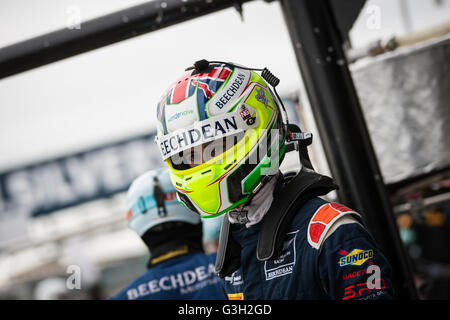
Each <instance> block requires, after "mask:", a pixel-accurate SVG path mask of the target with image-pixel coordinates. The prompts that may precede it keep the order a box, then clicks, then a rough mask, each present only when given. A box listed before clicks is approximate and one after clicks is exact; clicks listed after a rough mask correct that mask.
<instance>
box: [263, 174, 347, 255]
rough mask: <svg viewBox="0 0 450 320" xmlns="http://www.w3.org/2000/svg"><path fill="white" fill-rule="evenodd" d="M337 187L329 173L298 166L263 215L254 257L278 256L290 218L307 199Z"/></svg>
mask: <svg viewBox="0 0 450 320" xmlns="http://www.w3.org/2000/svg"><path fill="white" fill-rule="evenodd" d="M337 188H338V187H337V185H336V184H335V183H334V181H333V180H332V179H331V178H330V177H327V176H323V175H321V174H318V173H317V172H315V171H312V170H309V169H308V168H305V167H302V169H301V170H300V172H299V173H298V174H297V175H296V176H295V177H294V178H293V179H292V180H291V181H290V182H289V183H288V184H287V185H286V186H285V187H284V188H283V191H282V192H281V193H280V194H279V195H278V196H277V197H276V198H275V199H274V201H273V203H272V205H271V207H270V209H269V211H268V212H267V213H266V215H265V216H264V218H263V221H262V227H261V230H260V232H259V238H258V245H257V249H256V256H257V258H258V260H260V261H266V260H270V259H274V258H276V257H277V256H278V253H279V250H280V248H281V246H282V240H283V237H284V235H285V233H286V232H287V230H288V228H289V227H290V224H291V222H292V219H293V218H294V216H295V215H296V214H297V213H298V211H299V209H300V208H302V207H303V205H304V204H305V203H306V202H307V201H308V200H310V199H312V198H314V197H317V196H321V195H325V194H327V193H329V192H330V191H332V190H335V189H337Z"/></svg>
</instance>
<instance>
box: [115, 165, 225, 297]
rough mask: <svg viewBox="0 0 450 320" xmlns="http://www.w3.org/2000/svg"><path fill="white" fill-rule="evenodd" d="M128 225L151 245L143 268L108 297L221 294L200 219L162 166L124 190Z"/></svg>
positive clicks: (213, 258)
mask: <svg viewBox="0 0 450 320" xmlns="http://www.w3.org/2000/svg"><path fill="white" fill-rule="evenodd" d="M127 210H128V213H127V219H128V220H129V226H130V227H131V229H133V230H134V231H135V232H136V233H137V234H138V235H139V236H140V237H141V238H142V240H143V241H144V243H145V244H146V246H147V247H148V249H149V251H150V260H149V262H148V265H147V268H148V271H147V272H146V273H144V274H143V275H142V276H140V277H139V278H137V279H136V280H135V281H133V282H132V283H131V284H130V285H128V286H127V287H126V288H124V289H123V290H122V291H120V292H119V293H118V294H117V295H115V296H114V297H112V298H110V299H111V300H191V299H202V300H207V299H210V300H219V299H220V300H222V299H224V298H225V297H224V293H223V290H222V286H221V282H220V279H219V278H218V277H217V275H216V273H215V271H214V262H215V259H216V254H215V253H210V254H205V253H204V250H203V243H202V222H201V219H200V217H199V216H198V215H197V214H195V213H194V212H192V211H190V210H188V209H186V208H185V207H183V206H182V205H181V204H180V203H179V202H178V201H177V197H176V192H175V189H174V188H173V186H172V184H171V183H170V179H169V173H168V170H167V169H159V170H152V171H148V172H146V173H144V174H142V175H141V176H139V177H138V178H136V179H135V180H134V181H133V183H132V184H131V186H130V188H129V190H128V193H127Z"/></svg>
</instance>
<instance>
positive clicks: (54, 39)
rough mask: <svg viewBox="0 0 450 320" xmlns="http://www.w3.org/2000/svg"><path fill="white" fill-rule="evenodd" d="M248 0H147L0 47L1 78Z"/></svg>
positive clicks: (238, 4) (236, 5)
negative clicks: (78, 23) (77, 24)
mask: <svg viewBox="0 0 450 320" xmlns="http://www.w3.org/2000/svg"><path fill="white" fill-rule="evenodd" d="M248 1H251V0H239V1H236V0H164V1H160V0H158V1H150V2H146V3H144V4H141V5H137V6H134V7H130V8H127V9H124V10H121V11H118V12H114V13H111V14H108V15H105V16H102V17H99V18H96V19H92V20H89V21H86V22H82V23H81V25H80V28H79V29H76V28H74V29H68V28H64V29H61V30H58V31H54V32H51V33H48V34H45V35H42V36H39V37H36V38H33V39H29V40H26V41H23V42H20V43H17V44H13V45H10V46H7V47H4V48H1V49H0V79H2V78H5V77H8V76H12V75H14V74H17V73H20V72H24V71H27V70H30V69H33V68H37V67H40V66H43V65H46V64H49V63H52V62H56V61H59V60H62V59H65V58H69V57H72V56H75V55H77V54H80V53H84V52H87V51H91V50H94V49H98V48H101V47H104V46H107V45H110V44H113V43H116V42H119V41H123V40H126V39H130V38H133V37H136V36H139V35H142V34H145V33H149V32H152V31H156V30H159V29H162V28H165V27H169V26H171V25H174V24H177V23H180V22H183V21H187V20H191V19H195V18H198V17H200V16H203V15H206V14H209V13H213V12H216V11H220V10H223V9H226V8H229V7H233V6H235V7H236V8H237V9H239V10H240V8H241V7H240V6H241V4H242V3H244V2H248Z"/></svg>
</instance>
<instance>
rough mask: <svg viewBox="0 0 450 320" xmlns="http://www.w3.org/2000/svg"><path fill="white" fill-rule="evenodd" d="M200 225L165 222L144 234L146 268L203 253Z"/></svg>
mask: <svg viewBox="0 0 450 320" xmlns="http://www.w3.org/2000/svg"><path fill="white" fill-rule="evenodd" d="M202 235H203V232H202V223H198V224H190V223H185V222H167V223H163V224H161V225H159V226H157V227H155V228H152V229H150V230H148V231H147V232H145V233H144V235H143V236H142V240H143V241H144V243H145V244H146V245H147V247H148V249H149V250H150V254H151V257H150V260H149V262H148V264H147V268H151V267H153V266H155V265H156V264H158V263H160V262H163V261H167V260H168V259H170V258H173V257H179V256H182V255H186V254H191V253H199V252H203V244H202Z"/></svg>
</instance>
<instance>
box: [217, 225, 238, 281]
mask: <svg viewBox="0 0 450 320" xmlns="http://www.w3.org/2000/svg"><path fill="white" fill-rule="evenodd" d="M231 228H232V224H231V223H230V221H229V220H228V217H225V218H224V219H223V220H222V226H221V228H220V238H219V248H218V249H217V256H216V266H215V270H216V273H217V275H218V276H219V277H220V278H224V277H226V276H229V275H230V274H232V273H233V272H234V271H236V270H237V269H239V267H240V266H241V245H240V244H239V243H237V242H236V240H234V239H233V237H232V236H231Z"/></svg>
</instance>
